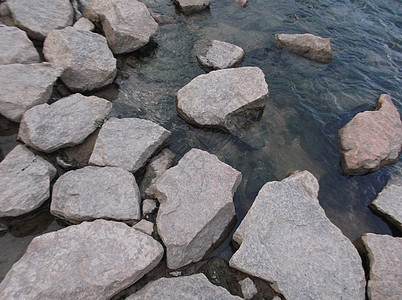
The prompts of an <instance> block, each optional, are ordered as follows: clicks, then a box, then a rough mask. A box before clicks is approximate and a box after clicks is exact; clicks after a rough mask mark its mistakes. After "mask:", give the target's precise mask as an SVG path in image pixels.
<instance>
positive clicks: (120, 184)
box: [50, 166, 141, 223]
mask: <svg viewBox="0 0 402 300" xmlns="http://www.w3.org/2000/svg"><path fill="white" fill-rule="evenodd" d="M140 202H141V197H140V191H139V189H138V186H137V183H136V181H135V178H134V175H133V174H131V173H130V172H128V171H126V170H123V169H121V168H114V167H105V168H100V167H91V166H89V167H85V168H82V169H79V170H75V171H70V172H67V173H65V174H63V175H62V176H60V178H59V179H57V181H56V183H55V184H54V186H53V192H52V203H51V205H50V213H51V214H52V215H55V216H57V217H60V218H62V219H65V220H67V221H69V222H71V223H79V222H82V221H91V220H94V219H100V218H103V219H108V220H116V221H125V222H132V221H134V220H139V219H140V218H141V209H140Z"/></svg>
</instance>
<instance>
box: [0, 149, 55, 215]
mask: <svg viewBox="0 0 402 300" xmlns="http://www.w3.org/2000/svg"><path fill="white" fill-rule="evenodd" d="M55 176H56V169H55V168H54V167H53V165H52V164H51V163H49V162H48V161H46V160H44V159H43V158H41V157H39V156H37V155H35V154H34V153H32V152H31V151H30V150H28V149H27V148H26V147H24V146H22V145H18V146H16V147H15V148H14V149H13V150H12V151H11V152H10V153H8V155H7V156H6V157H5V158H4V159H3V160H2V161H1V162H0V178H1V180H0V199H1V200H0V218H2V217H15V216H19V215H23V214H26V213H29V212H31V211H33V210H34V209H36V208H38V207H39V206H41V205H42V204H43V203H44V202H45V201H46V200H47V199H49V196H50V182H51V181H52V179H53V178H54V177H55Z"/></svg>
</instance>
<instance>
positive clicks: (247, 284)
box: [239, 277, 258, 300]
mask: <svg viewBox="0 0 402 300" xmlns="http://www.w3.org/2000/svg"><path fill="white" fill-rule="evenodd" d="M239 284H240V286H241V292H242V294H243V298H244V299H246V300H249V299H252V298H253V297H254V296H255V295H256V294H257V293H258V291H257V288H256V286H255V284H254V282H253V281H252V280H251V279H250V278H249V277H247V278H245V279H243V280H242V281H239Z"/></svg>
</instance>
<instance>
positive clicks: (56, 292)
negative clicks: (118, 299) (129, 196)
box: [0, 220, 163, 300]
mask: <svg viewBox="0 0 402 300" xmlns="http://www.w3.org/2000/svg"><path fill="white" fill-rule="evenodd" d="M162 256H163V247H162V245H161V244H159V243H158V242H157V241H155V240H154V239H153V238H151V237H150V236H149V235H146V234H145V233H142V232H139V231H138V230H135V229H132V228H131V227H129V226H127V225H126V224H124V223H119V222H112V221H105V220H96V221H94V222H84V223H82V224H80V225H74V226H69V227H67V228H65V229H61V230H59V231H56V232H51V233H46V234H43V235H41V236H38V237H35V238H34V239H33V240H32V242H31V243H30V244H29V246H28V249H27V250H26V252H25V254H24V255H23V256H22V257H21V259H20V260H19V261H18V262H17V263H15V264H14V266H13V267H12V268H11V270H10V271H9V272H8V273H7V275H6V277H5V278H4V280H3V281H2V282H1V284H0V298H1V299H88V300H89V299H96V300H100V299H105V300H106V299H110V298H111V297H112V296H114V295H116V294H117V293H119V292H120V291H122V290H124V289H125V288H127V287H129V286H130V285H132V284H133V283H135V282H136V281H137V280H139V279H140V278H141V277H143V276H144V275H145V274H146V273H148V272H149V271H150V270H152V269H153V268H154V267H155V266H156V265H157V264H158V263H159V261H160V260H161V258H162Z"/></svg>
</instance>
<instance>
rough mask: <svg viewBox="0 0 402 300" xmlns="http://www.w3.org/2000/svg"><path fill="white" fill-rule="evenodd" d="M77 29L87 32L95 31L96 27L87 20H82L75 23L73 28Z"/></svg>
mask: <svg viewBox="0 0 402 300" xmlns="http://www.w3.org/2000/svg"><path fill="white" fill-rule="evenodd" d="M73 27H74V28H75V29H78V30H87V31H94V30H95V25H94V23H92V22H91V21H89V20H88V19H87V18H80V19H79V20H78V21H77V22H75V23H74V26H73Z"/></svg>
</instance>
